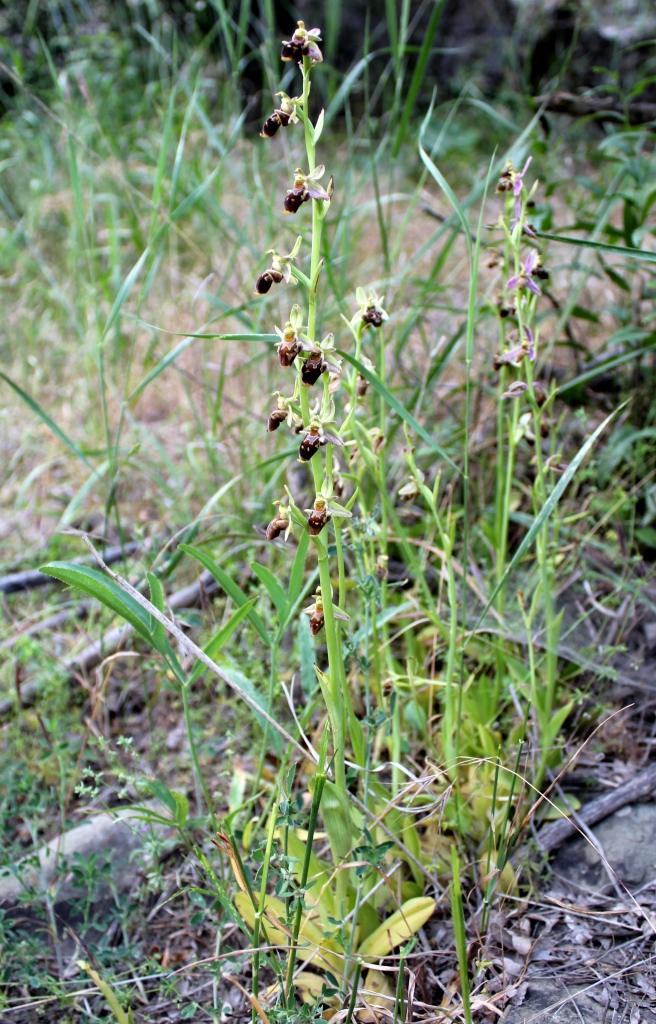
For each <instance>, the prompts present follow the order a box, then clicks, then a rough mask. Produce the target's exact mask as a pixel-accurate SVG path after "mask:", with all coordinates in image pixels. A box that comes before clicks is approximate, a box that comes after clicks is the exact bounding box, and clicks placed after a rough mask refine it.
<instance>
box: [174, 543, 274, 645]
mask: <svg viewBox="0 0 656 1024" xmlns="http://www.w3.org/2000/svg"><path fill="white" fill-rule="evenodd" d="M180 548H181V550H182V551H186V553H187V554H188V555H191V557H192V558H195V559H196V561H197V562H200V564H201V565H202V566H203V567H204V568H205V569H207V571H208V572H209V573H211V574H212V576H213V577H214V579H215V580H216V582H217V583H218V584H219V586H220V587H222V588H223V590H225V592H226V594H227V595H228V597H231V598H232V600H233V601H234V603H235V604H236V605H237V607H238V608H241V607H242V605H244V604H246V601H247V598H246V596H245V594H242V592H241V590H240V589H239V587H238V586H237V584H236V583H235V581H234V580H233V579H231V578H230V576H228V574H227V572H225V571H224V570H223V569H222V568H221V567H220V566H219V565H217V564H216V562H215V561H214V559H213V558H210V556H209V555H208V554H206V553H205V551H201V550H200V548H195V547H193V546H192V545H191V544H180ZM248 621H249V622H250V624H251V625H252V626H253V629H255V630H256V631H257V633H259V635H260V637H261V638H262V640H263V642H264V643H265V644H266V645H267V647H270V646H271V640H270V638H269V634H268V633H267V630H266V626H265V625H264V623H263V622H262V619H261V618H260V616H259V615H258V614H257V612H256V611H255V609H254V608H251V610H250V611H249V612H248Z"/></svg>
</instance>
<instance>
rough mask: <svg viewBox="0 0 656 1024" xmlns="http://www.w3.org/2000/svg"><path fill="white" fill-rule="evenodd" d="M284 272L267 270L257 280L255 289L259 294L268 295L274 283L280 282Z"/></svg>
mask: <svg viewBox="0 0 656 1024" xmlns="http://www.w3.org/2000/svg"><path fill="white" fill-rule="evenodd" d="M281 281H282V274H281V273H280V271H279V270H271V269H269V270H265V271H264V273H263V274H260V276H259V277H258V279H257V281H256V282H255V291H256V292H257V294H258V295H266V293H267V292H268V291H269V290H270V288H271V285H272V284H280V282H281Z"/></svg>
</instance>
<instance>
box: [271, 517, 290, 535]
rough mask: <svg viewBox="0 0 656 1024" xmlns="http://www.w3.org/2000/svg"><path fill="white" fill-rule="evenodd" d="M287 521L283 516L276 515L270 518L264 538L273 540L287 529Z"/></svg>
mask: <svg viewBox="0 0 656 1024" xmlns="http://www.w3.org/2000/svg"><path fill="white" fill-rule="evenodd" d="M288 525H289V524H288V521H287V519H285V518H284V517H283V516H276V517H275V518H274V519H272V520H271V522H270V523H269V525H268V526H267V528H266V539H267V540H275V539H276V537H279V536H280V534H281V533H282V532H283V531H284V530H286V529H287V526H288Z"/></svg>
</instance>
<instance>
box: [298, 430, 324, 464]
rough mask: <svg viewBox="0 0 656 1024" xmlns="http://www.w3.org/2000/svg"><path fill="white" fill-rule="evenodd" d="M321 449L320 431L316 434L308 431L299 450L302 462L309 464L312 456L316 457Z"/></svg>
mask: <svg viewBox="0 0 656 1024" xmlns="http://www.w3.org/2000/svg"><path fill="white" fill-rule="evenodd" d="M320 448H321V434H320V433H319V432H318V431H317V432H316V433H314V432H313V431H312V430H308V432H307V433H306V435H305V437H304V438H303V440H302V441H301V446H300V448H299V450H298V455H299V458H300V460H301V462H309V461H310V459H311V458H312V456H313V455H316V454H317V452H318V451H319V449H320Z"/></svg>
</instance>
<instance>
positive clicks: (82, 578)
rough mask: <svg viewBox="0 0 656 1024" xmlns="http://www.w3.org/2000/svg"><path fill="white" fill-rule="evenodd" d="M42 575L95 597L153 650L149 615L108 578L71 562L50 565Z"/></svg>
mask: <svg viewBox="0 0 656 1024" xmlns="http://www.w3.org/2000/svg"><path fill="white" fill-rule="evenodd" d="M40 572H43V573H45V574H46V575H47V576H54V577H55V579H58V580H61V581H62V583H66V584H67V585H68V586H69V587H75V589H76V590H81V591H82V592H83V593H84V594H87V595H88V596H89V597H94V598H95V599H96V600H97V601H100V603H101V604H104V605H105V607H106V608H109V609H110V610H111V611H113V612H114V613H115V614H116V615H120V617H121V618H122V619H125V621H126V622H129V624H130V625H131V626H132V627H133V629H134V630H135V632H136V633H138V634H139V636H140V637H142V639H144V640H147V641H148V643H150V644H153V646H154V642H153V636H152V634H151V618H150V615H149V614H148V612H147V611H145V609H143V608H142V607H141V605H140V604H138V603H137V602H136V601H135V600H134V598H132V597H130V595H129V594H126V593H125V591H123V590H121V588H120V587H119V586H118V584H117V583H115V582H114V580H112V579H111V578H110V577H109V576H106V575H105V574H104V573H102V572H100V571H99V570H98V569H91V568H90V567H89V566H86V565H75V564H74V563H71V562H50V563H49V564H48V565H44V566H42V568H41V569H40Z"/></svg>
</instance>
